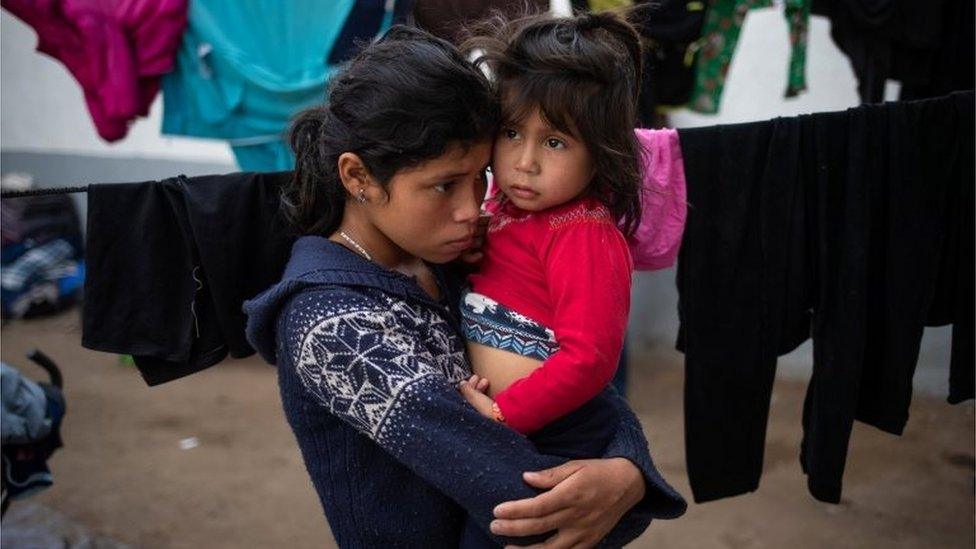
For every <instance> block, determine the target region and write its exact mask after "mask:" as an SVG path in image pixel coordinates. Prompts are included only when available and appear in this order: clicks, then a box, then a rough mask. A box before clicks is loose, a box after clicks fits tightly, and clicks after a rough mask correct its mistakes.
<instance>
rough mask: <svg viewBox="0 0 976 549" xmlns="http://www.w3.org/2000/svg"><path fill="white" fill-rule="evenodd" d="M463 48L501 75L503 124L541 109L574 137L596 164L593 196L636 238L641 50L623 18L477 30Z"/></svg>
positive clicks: (532, 18) (492, 24) (501, 24)
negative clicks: (637, 128) (635, 131)
mask: <svg viewBox="0 0 976 549" xmlns="http://www.w3.org/2000/svg"><path fill="white" fill-rule="evenodd" d="M467 32H468V35H469V36H470V37H469V38H468V39H467V40H466V41H465V42H464V43H463V44H462V50H463V51H465V52H471V53H474V54H475V55H477V56H478V57H477V58H476V60H475V63H476V64H477V65H478V66H479V67H480V66H486V67H487V68H488V69H489V71H490V72H491V73H492V74H493V75H494V78H495V85H496V93H497V95H498V97H499V100H500V101H501V104H502V119H503V120H506V121H518V120H520V119H521V118H522V117H523V116H525V115H527V114H528V113H529V112H530V111H531V109H532V108H534V107H536V106H538V108H539V111H540V113H541V116H542V118H543V119H544V120H545V121H546V122H547V123H548V124H550V125H551V126H553V127H554V128H556V129H558V130H560V131H563V132H566V133H569V134H570V135H574V136H576V137H578V138H579V139H581V140H582V141H583V143H584V144H585V145H586V147H587V150H588V151H589V152H590V154H591V156H592V157H593V160H594V167H595V171H596V173H595V175H594V177H593V181H592V183H591V185H590V193H591V194H592V195H593V196H594V197H596V198H598V199H599V200H601V201H602V202H603V203H604V204H605V205H606V206H607V208H608V209H609V210H610V212H611V214H613V216H614V218H615V219H616V220H617V222H618V223H620V225H621V228H622V229H623V232H624V234H626V235H628V236H629V235H631V234H633V231H634V230H635V229H636V228H637V225H638V224H639V223H640V218H641V197H640V193H641V171H640V164H639V150H640V149H639V145H638V143H637V138H636V136H635V135H634V128H635V127H636V125H637V95H638V92H639V86H640V81H641V68H642V66H643V65H642V58H641V44H640V37H639V36H638V34H637V31H635V30H634V27H632V26H631V25H630V24H629V23H628V22H627V21H625V20H624V19H623V18H622V17H621V16H619V15H616V14H614V13H612V12H598V13H589V14H583V15H577V16H575V17H553V16H551V15H548V14H536V15H528V16H523V17H520V18H518V19H513V20H507V19H506V18H505V17H504V16H502V15H501V14H495V15H493V16H492V17H490V18H489V19H487V20H485V21H482V22H480V23H476V24H474V26H472V27H470V28H469V29H468V30H467Z"/></svg>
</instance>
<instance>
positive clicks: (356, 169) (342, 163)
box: [336, 152, 372, 197]
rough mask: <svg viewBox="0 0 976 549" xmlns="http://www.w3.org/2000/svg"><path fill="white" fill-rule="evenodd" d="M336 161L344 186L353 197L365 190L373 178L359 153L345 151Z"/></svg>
mask: <svg viewBox="0 0 976 549" xmlns="http://www.w3.org/2000/svg"><path fill="white" fill-rule="evenodd" d="M336 163H337V171H338V172H339V179H340V180H341V181H342V186H343V187H345V189H346V192H347V193H349V194H350V195H351V196H353V197H356V196H360V195H361V194H362V193H363V192H365V189H366V188H367V187H369V184H370V182H371V181H372V178H371V176H370V175H369V169H367V168H366V165H365V164H363V161H362V159H361V158H359V155H358V154H356V153H351V152H344V153H342V154H340V155H339V158H338V160H337V161H336Z"/></svg>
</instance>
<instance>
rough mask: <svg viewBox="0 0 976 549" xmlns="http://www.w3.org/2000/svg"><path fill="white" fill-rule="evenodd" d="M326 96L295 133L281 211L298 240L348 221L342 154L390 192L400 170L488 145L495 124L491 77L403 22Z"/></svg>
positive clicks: (452, 49) (296, 123)
mask: <svg viewBox="0 0 976 549" xmlns="http://www.w3.org/2000/svg"><path fill="white" fill-rule="evenodd" d="M327 97H328V99H327V102H326V104H324V105H322V106H319V107H314V108H311V109H308V110H305V111H303V112H302V113H300V114H299V115H298V116H297V118H296V119H295V121H294V122H293V124H292V127H291V137H290V140H291V147H292V150H294V151H295V174H294V177H293V179H292V181H291V182H290V184H288V185H286V187H285V188H284V189H283V190H282V207H283V209H284V213H285V216H286V217H287V219H288V220H289V221H290V222H291V223H292V225H293V226H294V227H295V228H296V229H297V230H298V232H299V233H300V234H318V235H323V236H328V235H329V234H331V233H332V232H334V231H335V230H336V228H337V227H338V226H339V223H340V222H341V221H342V213H343V209H344V204H345V201H346V200H347V199H348V198H349V195H348V193H347V192H346V190H345V188H344V187H343V186H342V182H341V180H340V179H339V174H338V166H337V164H338V158H339V155H341V154H342V153H344V152H352V153H355V154H357V155H358V156H359V158H360V159H362V161H363V163H364V164H365V166H366V168H367V169H368V170H369V173H370V175H372V177H373V178H374V179H376V180H377V182H379V183H380V184H381V185H383V186H384V187H385V185H386V184H388V183H389V181H390V178H392V177H393V175H394V174H395V173H396V172H397V171H398V170H400V169H403V168H407V167H411V166H416V165H418V164H421V163H423V162H424V161H427V160H430V159H432V158H435V157H437V156H440V155H441V154H443V153H444V152H445V151H446V150H447V148H448V147H449V146H451V145H454V144H458V145H460V146H468V145H470V144H472V143H474V142H477V141H479V140H482V139H490V138H491V137H492V135H493V134H494V132H495V131H496V130H497V125H498V107H497V102H496V101H495V98H494V96H493V94H492V91H491V87H490V84H489V82H488V80H487V78H485V76H484V74H483V73H482V72H481V71H480V70H478V69H477V68H475V67H474V66H472V65H471V63H469V62H468V61H467V60H466V59H465V58H464V57H463V56H462V55H461V54H460V52H459V51H458V50H457V48H455V47H454V46H453V45H451V44H450V43H449V42H447V41H445V40H441V39H439V38H435V37H434V36H432V35H430V34H429V33H427V32H425V31H422V30H419V29H415V28H411V27H405V26H401V25H396V26H394V27H392V28H391V29H390V30H389V31H388V32H387V33H386V35H385V36H384V37H383V38H382V39H380V40H379V41H377V42H375V43H373V44H371V45H369V46H367V47H366V48H365V49H363V50H362V51H361V52H360V53H359V54H358V55H356V56H355V57H354V58H353V59H352V60H351V61H350V62H349V64H348V65H347V66H345V67H344V68H343V69H342V70H340V71H339V72H338V73H337V74H335V75H334V76H333V77H332V80H331V83H330V85H329V91H328V96H327Z"/></svg>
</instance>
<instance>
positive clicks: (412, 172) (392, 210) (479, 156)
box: [369, 141, 491, 263]
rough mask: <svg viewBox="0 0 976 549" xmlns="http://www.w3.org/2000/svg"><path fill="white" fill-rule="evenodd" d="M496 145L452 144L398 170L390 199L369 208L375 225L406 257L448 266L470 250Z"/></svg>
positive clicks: (391, 186) (392, 184)
mask: <svg viewBox="0 0 976 549" xmlns="http://www.w3.org/2000/svg"><path fill="white" fill-rule="evenodd" d="M490 155H491V143H490V142H489V141H483V142H480V143H476V144H472V145H470V146H468V147H462V146H460V145H452V146H450V147H449V148H448V149H447V151H446V152H445V153H444V154H442V155H441V156H439V157H437V158H434V159H431V160H428V161H426V162H424V163H423V164H420V165H418V166H414V167H412V168H406V169H402V170H400V171H398V172H397V173H396V174H395V175H394V176H393V177H392V178H391V179H390V182H389V184H388V185H387V187H386V193H387V196H388V198H387V199H386V200H378V201H377V203H376V205H375V206H374V207H371V208H369V210H370V213H369V216H370V217H371V221H372V223H373V224H374V225H375V226H376V227H377V228H378V229H379V230H380V231H381V232H382V233H383V234H384V235H385V236H386V237H387V238H388V239H389V240H390V241H392V242H393V244H395V245H396V246H397V247H399V248H400V249H402V250H403V251H404V252H406V253H407V254H409V255H411V256H414V257H419V258H421V259H424V260H426V261H429V262H431V263H446V262H448V261H451V260H453V259H455V258H457V257H458V256H459V255H460V254H461V253H462V252H464V251H465V250H467V249H468V248H469V247H471V245H472V243H473V238H474V232H475V227H476V224H477V221H478V215H479V210H480V207H481V202H482V200H483V199H484V197H485V190H486V181H485V169H486V168H487V165H488V161H489V159H490Z"/></svg>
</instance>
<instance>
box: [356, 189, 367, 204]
mask: <svg viewBox="0 0 976 549" xmlns="http://www.w3.org/2000/svg"><path fill="white" fill-rule="evenodd" d="M356 200H358V201H359V203H360V204H365V203H366V189H363V188H360V189H359V194H358V195H356Z"/></svg>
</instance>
